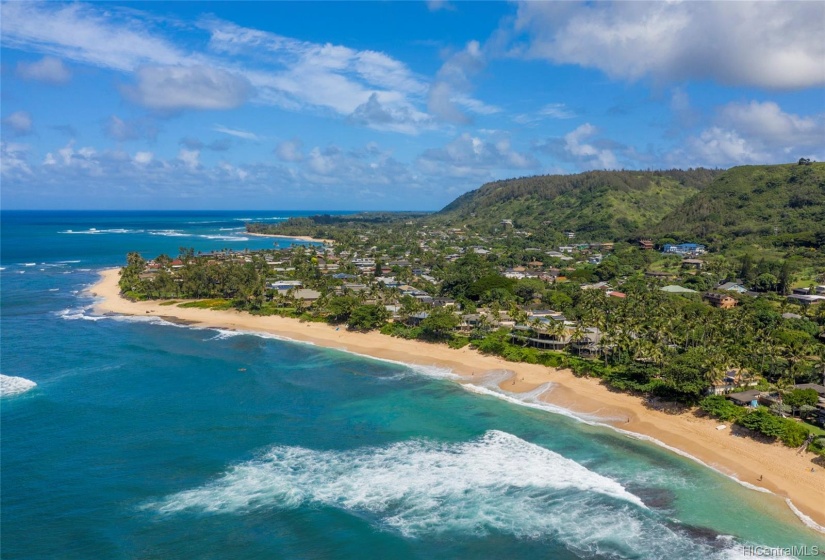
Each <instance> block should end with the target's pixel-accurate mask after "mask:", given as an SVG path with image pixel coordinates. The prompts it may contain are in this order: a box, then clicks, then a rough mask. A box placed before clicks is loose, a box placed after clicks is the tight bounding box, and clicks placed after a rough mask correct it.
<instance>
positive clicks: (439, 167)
mask: <svg viewBox="0 0 825 560" xmlns="http://www.w3.org/2000/svg"><path fill="white" fill-rule="evenodd" d="M416 165H417V167H418V168H419V169H420V170H421V171H422V172H423V173H426V174H428V175H445V176H450V177H489V176H491V175H490V174H491V172H492V171H499V170H503V169H508V170H512V169H536V168H538V166H539V163H538V161H537V160H536V159H535V157H533V156H532V155H530V154H523V153H520V152H517V151H515V150H513V148H512V146H511V145H510V140H509V138H507V137H506V136H503V135H499V137H498V138H493V139H491V140H484V139H481V138H479V137H477V136H473V135H471V134H469V133H464V134H461V135H460V136H458V137H457V138H455V139H454V140H453V141H452V142H450V143H449V144H447V145H446V146H444V147H443V148H431V149H428V150H425V151H424V152H423V153H422V154H421V155H420V156H419V157H418V159H417V160H416Z"/></svg>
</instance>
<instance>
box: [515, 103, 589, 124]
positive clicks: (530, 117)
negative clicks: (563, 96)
mask: <svg viewBox="0 0 825 560" xmlns="http://www.w3.org/2000/svg"><path fill="white" fill-rule="evenodd" d="M575 116H576V113H575V112H574V111H573V110H571V109H570V108H569V107H567V105H565V104H564V103H548V104H547V105H545V106H544V107H542V108H541V109H539V110H538V111H537V112H536V113H534V114H527V113H521V114H518V115H516V116H514V117H513V120H514V121H515V122H517V123H518V124H529V125H534V124H536V123H538V122H541V121H543V120H545V119H561V120H564V119H572V118H573V117H575Z"/></svg>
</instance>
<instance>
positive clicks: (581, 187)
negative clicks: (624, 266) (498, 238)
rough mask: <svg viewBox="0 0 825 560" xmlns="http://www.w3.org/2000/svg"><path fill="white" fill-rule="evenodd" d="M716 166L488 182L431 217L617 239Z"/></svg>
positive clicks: (686, 193) (682, 197)
mask: <svg viewBox="0 0 825 560" xmlns="http://www.w3.org/2000/svg"><path fill="white" fill-rule="evenodd" d="M721 173H722V171H721V170H712V169H690V170H688V171H680V170H669V171H590V172H587V173H580V174H578V175H542V176H537V177H524V178H519V179H507V180H503V181H496V182H493V183H487V184H485V185H483V186H482V187H481V188H479V189H477V190H475V191H471V192H468V193H466V194H464V195H462V196H460V197H459V198H457V199H456V200H454V201H453V202H452V203H450V204H449V205H447V206H446V207H445V208H444V209H443V210H441V211H440V212H438V213H437V214H435V215H433V217H432V218H431V219H432V220H433V221H435V222H441V223H444V224H453V225H470V226H471V227H474V228H478V229H487V228H489V227H494V226H499V224H500V223H501V221H502V220H512V221H513V225H514V226H515V227H516V228H538V227H542V226H544V227H549V228H552V229H554V230H557V231H559V230H562V231H563V230H573V231H576V232H577V233H582V234H586V235H585V237H587V238H591V239H605V240H607V239H622V238H626V237H629V236H633V235H636V234H638V232H640V231H645V230H646V229H648V228H652V227H653V226H655V225H656V224H658V223H659V222H660V221H661V220H662V218H664V217H665V216H667V215H669V214H670V213H671V212H672V211H673V209H674V208H676V207H678V206H680V205H681V204H682V203H684V202H685V201H686V200H688V199H690V198H691V197H693V196H694V195H696V194H697V193H700V192H701V191H702V190H703V189H704V188H706V187H707V186H708V185H709V184H710V183H711V182H712V181H713V180H714V179H715V178H716V177H718V176H719V175H720V174H721Z"/></svg>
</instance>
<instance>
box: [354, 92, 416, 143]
mask: <svg viewBox="0 0 825 560" xmlns="http://www.w3.org/2000/svg"><path fill="white" fill-rule="evenodd" d="M347 121H348V122H350V123H353V124H359V125H363V126H368V127H370V128H374V129H376V130H389V131H393V132H403V133H405V134H417V133H418V132H419V131H421V130H423V129H426V128H431V127H432V119H431V118H430V117H429V115H426V114H424V113H421V112H420V111H417V110H415V109H413V108H412V107H411V106H408V105H398V104H392V103H388V104H382V103H381V101H380V100H379V97H378V94H377V93H373V94H372V95H370V98H369V99H368V100H367V101H366V102H365V103H363V104H361V105H359V106H358V107H356V108H355V110H354V111H353V112H352V114H350V115H349V117H347Z"/></svg>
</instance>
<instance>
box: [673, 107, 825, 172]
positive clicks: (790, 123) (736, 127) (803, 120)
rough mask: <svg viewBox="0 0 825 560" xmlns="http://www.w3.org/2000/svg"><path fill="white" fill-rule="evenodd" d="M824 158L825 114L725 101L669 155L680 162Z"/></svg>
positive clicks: (777, 160)
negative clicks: (709, 120) (710, 119)
mask: <svg viewBox="0 0 825 560" xmlns="http://www.w3.org/2000/svg"><path fill="white" fill-rule="evenodd" d="M800 157H813V158H814V159H823V157H825V114H820V115H814V116H800V115H796V114H792V113H786V112H784V111H783V110H782V108H781V107H780V106H779V105H777V104H776V103H774V102H772V101H766V102H759V101H751V102H750V103H730V104H728V105H725V106H723V107H722V108H721V109H720V110H719V112H718V115H717V116H716V118H715V120H714V122H713V123H712V125H711V126H709V127H708V128H706V129H704V130H703V131H701V132H700V133H699V134H698V135H696V136H691V137H689V138H688V139H687V140H686V142H685V146H684V147H683V148H681V149H678V150H675V151H674V152H673V153H672V154H671V155H670V159H671V160H672V161H675V162H676V163H678V164H680V165H719V166H729V165H738V164H747V163H786V162H790V161H795V160H796V159H798V158H800Z"/></svg>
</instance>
